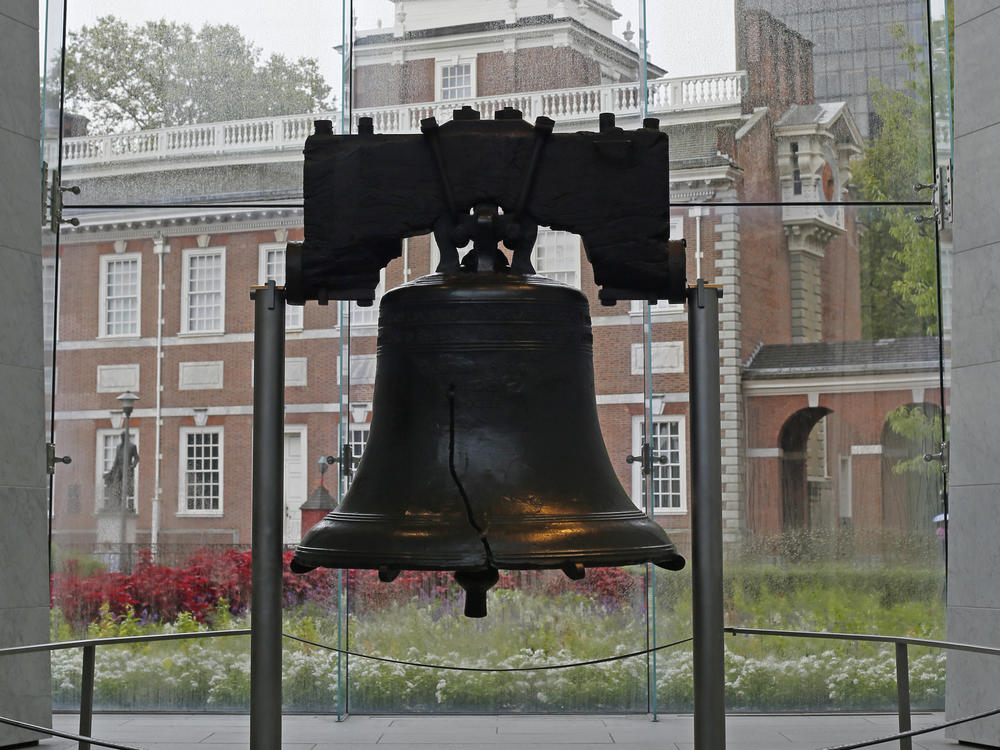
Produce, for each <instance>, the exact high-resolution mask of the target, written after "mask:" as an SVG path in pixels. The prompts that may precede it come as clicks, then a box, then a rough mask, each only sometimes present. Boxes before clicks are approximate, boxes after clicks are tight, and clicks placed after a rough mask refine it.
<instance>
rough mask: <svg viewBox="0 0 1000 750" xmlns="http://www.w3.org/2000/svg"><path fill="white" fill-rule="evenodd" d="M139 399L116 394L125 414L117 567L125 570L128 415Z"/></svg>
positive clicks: (129, 478) (129, 462) (129, 471)
mask: <svg viewBox="0 0 1000 750" xmlns="http://www.w3.org/2000/svg"><path fill="white" fill-rule="evenodd" d="M138 400H139V397H138V396H137V395H135V394H134V393H132V391H125V393H122V394H120V395H119V396H118V402H119V403H120V404H121V405H122V412H124V414H125V430H124V431H123V432H122V446H121V451H122V454H121V455H122V466H121V470H122V484H121V498H120V499H121V508H120V510H121V526H120V528H119V535H118V541H119V552H118V554H119V568H120V569H121V570H122V571H124V570H125V544H126V533H125V529H126V525H127V518H128V496H129V489H130V488H131V486H132V452H131V450H130V446H129V417H131V416H132V407H134V406H135V402H136V401H138Z"/></svg>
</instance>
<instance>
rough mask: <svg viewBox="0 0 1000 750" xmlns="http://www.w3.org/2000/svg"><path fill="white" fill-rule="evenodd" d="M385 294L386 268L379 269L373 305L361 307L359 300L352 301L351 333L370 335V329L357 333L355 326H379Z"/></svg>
mask: <svg viewBox="0 0 1000 750" xmlns="http://www.w3.org/2000/svg"><path fill="white" fill-rule="evenodd" d="M383 294H385V269H384V268H383V269H382V270H381V271H379V275H378V285H377V286H376V287H375V301H374V302H372V304H371V307H361V306H360V305H359V304H358V303H357V302H351V306H350V316H351V335H361V336H370V335H371V333H370V332H369V331H362V332H359V333H355V328H371V327H375V326H378V308H379V304H381V302H382V295H383Z"/></svg>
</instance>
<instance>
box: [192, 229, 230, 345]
mask: <svg viewBox="0 0 1000 750" xmlns="http://www.w3.org/2000/svg"><path fill="white" fill-rule="evenodd" d="M206 255H218V256H219V259H220V270H219V272H220V274H221V276H222V283H221V285H220V287H221V288H220V290H219V295H220V299H219V309H220V315H219V327H218V328H211V329H205V330H197V331H192V330H191V302H190V295H191V291H190V285H191V258H193V257H195V256H206ZM182 256H183V260H182V263H181V266H182V268H181V333H182V334H185V335H191V336H213V335H217V334H220V333H225V331H226V248H225V247H189V248H185V250H184V252H183V254H182Z"/></svg>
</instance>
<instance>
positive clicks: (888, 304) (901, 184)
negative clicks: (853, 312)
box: [853, 27, 944, 338]
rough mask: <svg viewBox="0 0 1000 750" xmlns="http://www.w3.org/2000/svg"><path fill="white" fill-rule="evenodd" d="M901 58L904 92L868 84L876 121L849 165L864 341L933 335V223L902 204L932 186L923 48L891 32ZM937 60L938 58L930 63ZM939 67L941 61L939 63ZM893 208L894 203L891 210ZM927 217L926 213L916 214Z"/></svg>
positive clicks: (902, 33)
mask: <svg viewBox="0 0 1000 750" xmlns="http://www.w3.org/2000/svg"><path fill="white" fill-rule="evenodd" d="M894 35H895V37H896V39H897V41H899V42H900V44H901V45H902V52H901V53H900V59H901V61H902V62H904V63H906V64H907V65H908V66H909V68H910V70H911V71H912V73H913V77H912V79H911V80H909V81H907V83H906V86H905V89H904V90H903V91H898V90H894V89H890V88H888V87H887V86H885V85H884V84H882V83H881V82H878V81H875V82H874V86H873V93H872V102H873V104H874V108H875V112H876V113H877V115H878V117H879V120H880V122H881V127H880V128H879V129H878V132H877V133H876V134H875V135H874V137H873V139H872V142H871V144H870V146H869V147H868V149H867V150H866V151H865V154H864V156H863V157H862V158H861V159H860V160H858V162H857V163H856V164H855V166H854V172H853V174H854V178H855V182H856V183H857V185H858V186H859V188H860V190H861V196H862V198H863V199H864V200H866V201H876V202H879V203H882V204H883V205H879V206H877V207H873V208H870V209H868V210H866V211H865V215H864V222H865V223H866V224H867V226H868V230H867V232H866V233H865V235H864V237H863V239H862V243H861V252H862V264H861V265H862V269H861V286H862V302H863V307H864V313H865V314H864V319H863V324H864V329H865V330H864V334H865V336H866V337H869V338H895V337H901V336H921V335H926V334H932V333H935V332H936V331H937V309H938V307H937V293H938V290H937V260H936V242H935V236H934V229H933V225H932V224H930V223H922V224H918V223H917V222H915V221H914V218H915V217H916V216H917V215H918V213H917V212H914V211H913V210H912V209H909V208H906V207H905V206H901V205H898V203H899V202H904V201H919V200H926V199H927V193H918V192H917V191H916V190H915V187H914V185H915V183H918V182H920V183H931V182H933V176H934V167H933V149H932V146H933V141H934V139H933V132H932V109H931V107H932V102H931V93H930V85H929V76H928V67H927V61H926V57H925V47H924V46H923V45H920V44H916V43H914V42H913V41H912V40H909V39H907V38H906V35H905V31H904V29H903V28H902V27H899V28H897V29H895V30H894ZM936 62H938V61H936ZM940 63H941V64H944V61H943V60H941V61H940ZM894 203H895V205H894ZM920 213H922V214H924V215H928V214H929V211H928V210H924V211H922V212H920Z"/></svg>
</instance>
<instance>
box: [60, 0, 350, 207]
mask: <svg viewBox="0 0 1000 750" xmlns="http://www.w3.org/2000/svg"><path fill="white" fill-rule="evenodd" d="M340 6H341V4H340V3H328V2H320V1H319V0H292V1H291V2H289V3H282V4H281V5H273V6H269V7H264V6H260V7H257V6H256V5H255V6H254V9H253V12H251V13H239V12H235V11H236V6H229V5H226V4H221V5H220V4H214V3H198V2H189V1H188V2H180V3H175V4H173V5H171V6H170V8H169V9H167V8H165V7H164V6H162V5H161V4H159V3H153V2H133V3H122V2H118V1H117V0H85V1H83V2H74V3H71V4H70V6H69V16H68V19H67V23H68V36H67V65H66V120H65V121H66V122H67V123H68V124H69V126H70V132H67V133H66V136H67V138H66V141H65V143H64V144H63V151H62V160H63V165H64V168H65V170H66V176H67V177H69V176H70V175H72V176H74V178H76V179H83V178H85V177H86V178H90V179H88V181H87V185H86V188H85V190H84V191H83V192H82V193H81V194H80V195H79V196H67V201H68V202H75V203H78V204H83V205H106V204H115V205H123V204H133V205H134V204H141V205H150V204H161V205H162V204H178V203H182V204H183V203H192V202H194V203H241V202H243V203H245V202H247V200H248V198H249V200H250V201H251V202H265V203H266V202H271V201H275V200H282V199H287V198H292V199H293V202H300V200H301V194H302V168H301V163H302V144H303V142H304V140H305V138H306V136H307V135H309V133H310V132H311V130H312V121H313V120H314V119H317V118H324V119H331V120H334V121H335V122H338V123H339V120H340V116H339V114H338V112H337V110H338V109H339V99H340V90H341V74H342V60H341V56H340V50H339V41H340V37H341V30H340V25H341V21H342V17H343V13H342V9H341V7H340ZM221 155H225V156H223V157H222V158H220V156H221Z"/></svg>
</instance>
